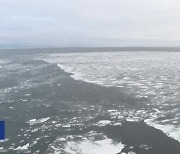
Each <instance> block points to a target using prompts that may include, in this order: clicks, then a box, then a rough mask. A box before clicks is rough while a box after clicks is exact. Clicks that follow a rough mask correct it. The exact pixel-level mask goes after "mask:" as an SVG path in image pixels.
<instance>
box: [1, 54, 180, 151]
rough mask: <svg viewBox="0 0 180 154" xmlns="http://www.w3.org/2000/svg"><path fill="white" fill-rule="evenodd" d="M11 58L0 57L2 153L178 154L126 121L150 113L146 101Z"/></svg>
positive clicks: (30, 57)
mask: <svg viewBox="0 0 180 154" xmlns="http://www.w3.org/2000/svg"><path fill="white" fill-rule="evenodd" d="M11 52H12V51H11ZM11 52H10V53H7V52H5V51H1V57H0V60H1V61H0V66H1V67H0V120H5V121H6V140H5V141H1V142H0V152H1V153H9V154H11V153H12V154H14V153H34V154H35V153H60V154H90V153H92V154H96V153H100V152H102V153H105V154H106V153H109V154H111V153H114V154H116V153H123V152H124V153H128V152H129V154H134V153H137V154H179V153H180V143H179V142H178V141H177V140H174V139H173V138H170V137H168V136H167V135H166V134H164V133H163V132H162V131H161V130H159V129H156V128H154V127H151V126H149V125H147V124H146V123H145V122H144V121H143V119H142V120H140V121H130V120H129V121H128V120H127V119H126V118H128V117H129V113H130V111H134V110H136V111H141V110H146V111H148V110H152V108H151V106H149V105H147V104H148V103H150V100H149V99H147V98H143V97H142V98H135V97H133V96H131V95H127V93H125V92H124V90H123V89H122V88H119V87H103V86H100V85H96V84H93V83H87V82H84V81H82V80H78V81H77V80H74V79H73V78H71V74H70V73H67V72H64V70H62V69H60V68H59V67H58V66H57V64H51V63H48V62H45V61H43V60H35V59H36V57H37V54H36V53H33V54H26V53H18V54H15V53H11ZM144 102H145V103H144ZM117 111H118V112H117ZM140 116H141V115H139V117H140ZM92 148H94V149H92ZM111 148H112V150H111ZM96 149H97V150H96ZM118 149H119V150H118ZM93 150H94V152H93ZM104 150H105V151H104Z"/></svg>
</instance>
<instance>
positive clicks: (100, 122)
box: [98, 120, 111, 127]
mask: <svg viewBox="0 0 180 154" xmlns="http://www.w3.org/2000/svg"><path fill="white" fill-rule="evenodd" d="M110 123H111V121H110V120H100V121H99V122H98V125H99V126H101V127H102V126H106V125H108V124H110Z"/></svg>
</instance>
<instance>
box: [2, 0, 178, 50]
mask: <svg viewBox="0 0 180 154" xmlns="http://www.w3.org/2000/svg"><path fill="white" fill-rule="evenodd" d="M179 15H180V1H179V0H0V46H1V47H2V46H37V47H38V46H39V47H47V46H49V47H53V46H56V47H58V46H59V47H70V46H180V17H179Z"/></svg>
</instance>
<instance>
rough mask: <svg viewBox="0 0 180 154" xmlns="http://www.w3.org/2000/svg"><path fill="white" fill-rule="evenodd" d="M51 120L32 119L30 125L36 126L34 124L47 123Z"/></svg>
mask: <svg viewBox="0 0 180 154" xmlns="http://www.w3.org/2000/svg"><path fill="white" fill-rule="evenodd" d="M49 119H50V117H47V118H41V119H31V120H29V122H28V123H30V125H34V124H38V123H43V122H45V121H47V120H49Z"/></svg>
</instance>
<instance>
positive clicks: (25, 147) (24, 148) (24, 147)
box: [15, 143, 29, 150]
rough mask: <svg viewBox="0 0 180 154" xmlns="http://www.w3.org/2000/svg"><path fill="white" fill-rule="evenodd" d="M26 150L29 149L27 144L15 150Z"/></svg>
mask: <svg viewBox="0 0 180 154" xmlns="http://www.w3.org/2000/svg"><path fill="white" fill-rule="evenodd" d="M28 148H29V143H27V144H25V145H23V146H19V147H17V148H16V149H15V150H27V149H28Z"/></svg>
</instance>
